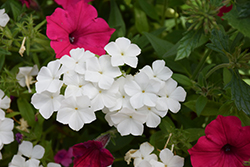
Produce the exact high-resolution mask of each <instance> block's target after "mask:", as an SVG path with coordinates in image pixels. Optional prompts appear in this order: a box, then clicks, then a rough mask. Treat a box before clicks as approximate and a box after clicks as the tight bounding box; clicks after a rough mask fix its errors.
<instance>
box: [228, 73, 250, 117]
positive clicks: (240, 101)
mask: <svg viewBox="0 0 250 167" xmlns="http://www.w3.org/2000/svg"><path fill="white" fill-rule="evenodd" d="M232 75H233V76H232V80H231V82H230V83H229V84H228V86H229V87H231V95H232V97H231V98H232V100H234V103H235V105H236V107H237V108H238V110H242V111H244V112H245V113H246V114H247V115H250V86H249V85H248V84H246V83H245V82H244V81H243V80H242V79H241V78H240V75H239V73H238V71H234V72H233V73H232Z"/></svg>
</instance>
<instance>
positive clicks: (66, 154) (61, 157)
mask: <svg viewBox="0 0 250 167" xmlns="http://www.w3.org/2000/svg"><path fill="white" fill-rule="evenodd" d="M72 157H73V149H72V147H70V148H69V150H68V151H66V150H64V149H63V150H59V151H58V152H57V153H56V155H55V156H54V160H55V162H56V163H59V164H62V165H63V166H65V167H68V166H69V165H70V164H71V163H72Z"/></svg>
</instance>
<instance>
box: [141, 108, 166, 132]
mask: <svg viewBox="0 0 250 167" xmlns="http://www.w3.org/2000/svg"><path fill="white" fill-rule="evenodd" d="M137 112H140V113H142V114H145V115H146V116H147V120H146V125H147V127H150V128H156V127H157V126H158V125H159V124H160V123H161V118H160V117H165V116H166V115H167V111H159V110H157V109H156V108H155V107H148V106H143V107H142V108H139V109H137Z"/></svg>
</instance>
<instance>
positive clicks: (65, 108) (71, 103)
mask: <svg viewBox="0 0 250 167" xmlns="http://www.w3.org/2000/svg"><path fill="white" fill-rule="evenodd" d="M95 119H96V116H95V113H94V111H93V109H92V108H91V102H90V99H89V98H88V97H87V96H80V97H77V98H75V97H74V96H70V97H68V98H65V99H64V100H63V101H62V104H61V107H60V109H59V110H58V113H57V117H56V120H57V121H58V122H61V123H63V124H68V125H69V127H70V128H71V129H73V130H75V131H78V130H80V129H81V128H82V127H83V126H84V124H86V123H91V122H93V121H94V120H95Z"/></svg>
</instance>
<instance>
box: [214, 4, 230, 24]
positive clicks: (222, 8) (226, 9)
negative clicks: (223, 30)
mask: <svg viewBox="0 0 250 167" xmlns="http://www.w3.org/2000/svg"><path fill="white" fill-rule="evenodd" d="M232 9H233V4H231V5H230V6H226V5H225V6H222V7H221V8H220V12H219V13H218V14H217V16H219V17H222V16H224V13H228V12H230V11H231V10H232ZM221 19H222V18H221ZM222 20H223V19H222Z"/></svg>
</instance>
